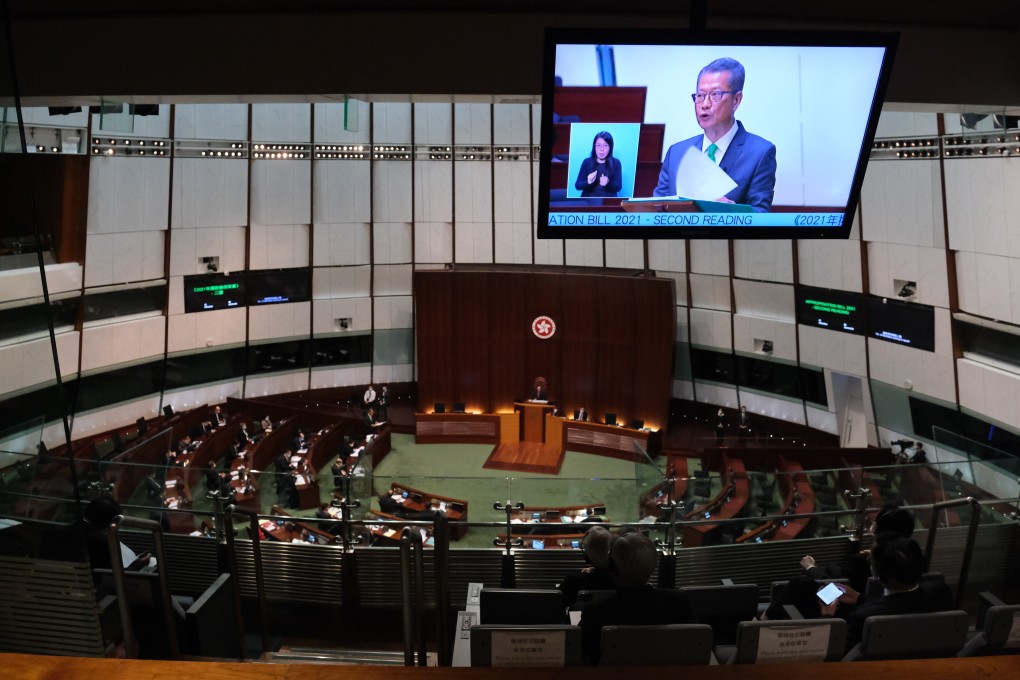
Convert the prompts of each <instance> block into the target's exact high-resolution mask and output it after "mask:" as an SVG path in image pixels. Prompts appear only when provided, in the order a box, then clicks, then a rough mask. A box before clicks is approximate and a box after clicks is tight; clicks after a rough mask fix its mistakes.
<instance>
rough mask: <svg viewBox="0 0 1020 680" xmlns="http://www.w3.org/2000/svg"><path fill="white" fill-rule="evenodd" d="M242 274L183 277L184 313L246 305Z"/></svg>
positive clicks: (246, 299)
mask: <svg viewBox="0 0 1020 680" xmlns="http://www.w3.org/2000/svg"><path fill="white" fill-rule="evenodd" d="M244 284H245V279H244V274H243V273H242V274H235V275H233V276H230V275H227V274H197V275H195V276H185V277H184V311H185V312H187V313H191V312H209V311H212V310H214V309H233V308H234V307H243V306H245V305H246V304H247V303H248V298H247V295H246V293H245V290H246V288H245V285H244Z"/></svg>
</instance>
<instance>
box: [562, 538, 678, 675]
mask: <svg viewBox="0 0 1020 680" xmlns="http://www.w3.org/2000/svg"><path fill="white" fill-rule="evenodd" d="M658 562H659V553H658V551H657V550H656V549H655V544H654V543H652V540H651V539H650V538H648V537H647V536H645V535H644V534H642V533H639V532H636V531H635V532H632V533H628V534H623V535H621V536H618V537H617V538H616V540H614V541H613V545H612V548H611V549H610V552H609V569H610V571H611V572H612V575H613V581H614V583H615V584H616V593H615V594H614V595H612V596H611V597H608V598H606V599H605V600H601V601H598V602H592V603H591V604H589V605H588V606H587V607H585V608H584V612H583V613H582V614H581V646H582V647H583V649H584V652H585V655H586V656H587V658H588V661H589V662H590V663H591V664H593V665H598V662H599V659H600V658H601V656H602V627H603V626H613V625H621V626H626V625H631V626H633V625H638V626H641V625H647V626H658V625H663V624H670V623H697V621H696V620H695V618H694V610H693V609H692V608H691V603H690V601H689V600H688V599H687V596H686V595H684V594H683V593H681V592H680V591H679V590H672V589H668V588H653V587H652V586H651V585H649V584H648V579H650V578H651V576H652V573H653V572H654V571H655V568H656V566H657V565H658Z"/></svg>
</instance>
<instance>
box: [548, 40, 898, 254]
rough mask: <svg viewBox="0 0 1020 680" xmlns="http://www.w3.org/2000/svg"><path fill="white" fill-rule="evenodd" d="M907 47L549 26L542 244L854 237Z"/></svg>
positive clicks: (873, 42)
mask: <svg viewBox="0 0 1020 680" xmlns="http://www.w3.org/2000/svg"><path fill="white" fill-rule="evenodd" d="M896 40H897V36H896V35H895V34H884V33H883V34H878V33H820V32H811V33H792V32H757V33H752V32H712V31H701V32H693V31H692V32H684V31H668V32H667V31H633V30H617V29H605V30H600V29H592V30H587V29H586V30H567V29H550V30H549V31H547V34H546V45H545V49H546V51H545V72H544V74H543V77H544V82H543V88H544V89H543V98H542V131H541V134H542V136H541V157H540V165H539V186H540V193H539V195H540V196H541V202H540V205H539V222H538V236H539V237H540V238H812V239H818V238H846V237H847V236H848V235H849V232H850V225H851V221H852V219H853V214H854V210H855V208H856V203H857V199H858V197H859V195H860V188H861V183H862V181H863V178H864V169H865V166H866V164H867V159H868V156H869V153H870V150H871V146H872V142H873V139H874V134H875V128H876V126H877V124H878V114H879V111H880V109H881V104H882V100H883V96H884V92H885V86H886V82H887V80H888V75H889V71H890V68H891V64H892V58H893V52H894V50H895V46H896Z"/></svg>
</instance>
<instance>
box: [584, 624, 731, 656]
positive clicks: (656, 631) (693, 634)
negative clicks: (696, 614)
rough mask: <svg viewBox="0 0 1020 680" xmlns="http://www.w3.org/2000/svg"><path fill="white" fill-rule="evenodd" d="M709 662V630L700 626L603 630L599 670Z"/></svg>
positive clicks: (636, 627) (710, 640) (710, 647)
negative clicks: (618, 667)
mask: <svg viewBox="0 0 1020 680" xmlns="http://www.w3.org/2000/svg"><path fill="white" fill-rule="evenodd" d="M711 660H712V627H711V626H708V625H706V624H703V623H674V624H667V625H662V626H603V627H602V657H601V658H600V659H599V665H600V666H698V665H705V664H708V663H709V662H710V661H711Z"/></svg>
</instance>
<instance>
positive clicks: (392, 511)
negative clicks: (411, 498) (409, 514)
mask: <svg viewBox="0 0 1020 680" xmlns="http://www.w3.org/2000/svg"><path fill="white" fill-rule="evenodd" d="M379 511H380V512H385V513H386V514H387V515H396V516H398V517H403V516H404V506H402V505H401V504H400V503H398V502H397V501H396V500H395V499H394V498H393V497H392V496H390V494H385V493H384V494H383V495H381V496H379Z"/></svg>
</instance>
